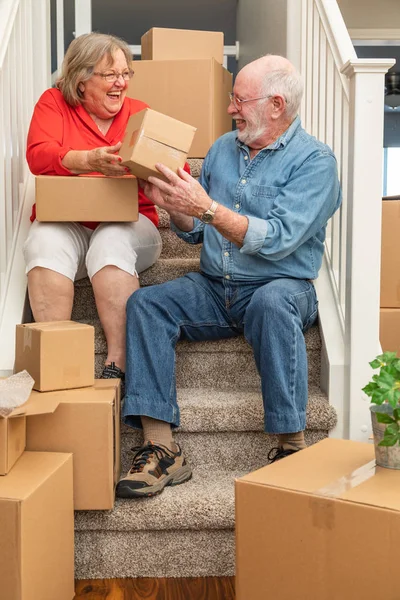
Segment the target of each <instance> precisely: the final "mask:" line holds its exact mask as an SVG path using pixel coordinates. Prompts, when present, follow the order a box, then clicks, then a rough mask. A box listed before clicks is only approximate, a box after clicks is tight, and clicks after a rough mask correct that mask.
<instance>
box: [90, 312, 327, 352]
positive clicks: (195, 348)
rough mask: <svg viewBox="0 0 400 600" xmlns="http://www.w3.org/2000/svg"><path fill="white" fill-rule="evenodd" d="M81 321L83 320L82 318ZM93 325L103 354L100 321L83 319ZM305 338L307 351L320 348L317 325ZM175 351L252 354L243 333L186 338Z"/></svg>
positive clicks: (104, 343) (96, 341)
mask: <svg viewBox="0 0 400 600" xmlns="http://www.w3.org/2000/svg"><path fill="white" fill-rule="evenodd" d="M82 322H83V320H82ZM84 322H86V323H89V324H90V325H93V326H94V328H95V353H96V354H105V353H106V352H107V344H106V338H105V336H104V332H103V329H102V327H101V324H100V321H99V320H98V319H94V320H90V319H88V320H86V321H84ZM305 340H306V344H307V351H311V350H320V348H321V338H320V335H319V329H318V327H316V326H314V327H311V328H310V329H309V330H308V331H306V333H305ZM176 350H177V352H179V353H182V352H188V353H202V352H206V353H208V354H210V353H213V352H223V353H240V354H242V353H245V354H252V349H251V346H250V345H249V344H248V343H247V342H246V340H245V338H244V336H243V335H240V336H238V337H236V338H231V339H229V340H215V341H205V342H188V341H186V340H181V341H179V342H178V344H177V349H176Z"/></svg>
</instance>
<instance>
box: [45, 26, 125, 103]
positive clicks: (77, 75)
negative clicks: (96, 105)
mask: <svg viewBox="0 0 400 600" xmlns="http://www.w3.org/2000/svg"><path fill="white" fill-rule="evenodd" d="M118 50H122V52H123V53H124V54H125V58H126V62H127V65H128V67H130V63H131V60H132V53H131V51H130V49H129V46H128V44H127V43H126V42H125V41H124V40H121V39H120V38H118V37H115V36H114V35H107V34H105V33H84V34H83V35H80V36H79V37H77V38H76V39H75V40H73V41H72V42H71V43H70V45H69V47H68V50H67V52H66V54H65V57H64V60H63V64H62V67H61V75H60V77H59V78H58V79H57V81H56V87H58V89H59V90H60V91H61V93H62V95H63V96H64V98H65V100H66V102H68V104H71V106H78V105H79V104H82V92H81V91H80V90H79V84H80V83H81V82H85V81H87V80H88V79H90V78H91V76H92V75H93V70H94V67H95V65H97V63H98V62H99V61H100V60H101V59H102V58H104V57H105V56H107V58H108V62H107V64H108V65H109V66H110V67H111V65H112V64H113V60H114V57H115V53H116V52H117V51H118Z"/></svg>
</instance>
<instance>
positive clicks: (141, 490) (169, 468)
mask: <svg viewBox="0 0 400 600" xmlns="http://www.w3.org/2000/svg"><path fill="white" fill-rule="evenodd" d="M175 445H176V447H177V452H173V451H172V450H169V449H168V448H166V447H165V446H162V445H161V444H157V445H156V444H153V443H152V442H148V443H147V444H145V445H144V446H141V447H140V446H137V447H136V448H133V451H134V452H135V454H134V457H133V462H132V467H131V469H130V471H129V472H128V474H127V475H126V476H125V477H123V478H122V479H121V480H120V481H119V483H118V485H117V489H116V494H117V496H118V497H119V498H141V497H143V496H146V497H148V496H155V495H156V494H161V492H162V491H163V489H164V488H165V486H166V485H179V484H180V483H184V482H185V481H188V480H189V479H190V478H191V477H192V470H191V468H190V467H189V466H188V465H187V464H186V460H185V457H184V456H183V454H182V450H181V449H180V447H179V446H178V444H175Z"/></svg>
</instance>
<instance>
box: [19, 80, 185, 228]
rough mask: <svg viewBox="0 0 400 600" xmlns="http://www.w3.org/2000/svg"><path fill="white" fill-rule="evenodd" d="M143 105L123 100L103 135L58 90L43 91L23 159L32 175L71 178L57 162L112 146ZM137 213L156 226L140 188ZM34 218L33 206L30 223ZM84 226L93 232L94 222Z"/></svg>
mask: <svg viewBox="0 0 400 600" xmlns="http://www.w3.org/2000/svg"><path fill="white" fill-rule="evenodd" d="M147 106H148V105H147V104H145V103H144V102H141V101H140V100H133V99H132V98H127V97H126V98H125V100H124V103H123V105H122V108H121V110H120V111H119V113H118V114H117V115H116V116H115V117H114V120H113V122H112V123H111V127H110V129H109V130H108V131H107V134H106V135H103V134H102V133H101V131H100V130H99V129H98V127H97V125H96V123H95V122H94V121H93V119H92V118H91V117H90V116H89V114H88V113H87V112H86V110H85V109H84V108H83V106H81V105H79V106H77V107H73V106H70V105H69V104H67V102H66V101H65V100H64V97H63V95H62V93H61V92H60V90H57V89H50V90H46V91H45V92H44V93H43V94H42V96H41V97H40V98H39V100H38V102H37V104H36V106H35V110H34V112H33V116H32V121H31V124H30V127H29V132H28V142H27V150H26V159H27V161H28V165H29V168H30V170H31V171H32V173H33V174H34V175H74V173H72V172H71V171H69V170H68V169H66V168H65V167H64V166H63V165H62V163H61V161H62V159H63V158H64V156H65V155H66V154H67V152H69V151H70V150H91V149H92V148H99V147H101V146H114V145H115V144H117V143H118V142H120V141H122V140H123V137H124V133H125V129H126V126H127V124H128V119H129V117H130V116H131V115H133V114H134V113H137V112H139V111H141V110H143V109H145V108H147ZM185 166H186V165H185ZM98 174H99V173H91V175H98ZM139 212H140V213H142V214H143V215H145V216H146V217H148V218H149V219H150V220H151V221H153V223H154V224H155V225H156V226H157V225H158V215H157V212H156V208H155V206H154V204H153V203H152V202H151V201H150V200H149V199H148V198H146V196H145V195H144V193H143V191H142V190H141V189H140V188H139ZM35 218H36V207H35V206H33V210H32V216H31V221H34V219H35ZM85 225H86V226H88V227H90V228H91V229H94V228H95V227H96V225H97V223H85Z"/></svg>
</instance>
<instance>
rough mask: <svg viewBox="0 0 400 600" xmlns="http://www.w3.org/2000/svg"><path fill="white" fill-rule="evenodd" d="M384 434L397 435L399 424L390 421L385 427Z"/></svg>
mask: <svg viewBox="0 0 400 600" xmlns="http://www.w3.org/2000/svg"><path fill="white" fill-rule="evenodd" d="M385 435H388V436H389V435H397V436H399V425H398V423H391V424H390V425H388V426H387V427H386V430H385Z"/></svg>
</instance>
